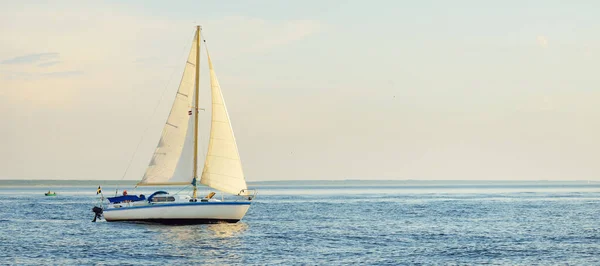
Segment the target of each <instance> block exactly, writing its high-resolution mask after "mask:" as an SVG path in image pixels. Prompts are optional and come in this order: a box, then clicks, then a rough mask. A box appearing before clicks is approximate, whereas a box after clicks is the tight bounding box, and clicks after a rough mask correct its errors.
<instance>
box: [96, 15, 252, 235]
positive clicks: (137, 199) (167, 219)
mask: <svg viewBox="0 0 600 266" xmlns="http://www.w3.org/2000/svg"><path fill="white" fill-rule="evenodd" d="M200 33H201V27H200V26H197V28H196V34H195V36H194V41H193V44H192V47H191V50H190V54H189V56H188V59H187V62H186V64H185V69H184V72H183V77H182V79H181V83H180V84H179V89H178V90H177V95H176V96H175V101H174V103H173V106H172V108H171V112H170V114H169V117H168V119H167V121H166V123H165V126H164V128H163V131H162V135H161V138H160V141H159V143H158V145H157V147H156V150H155V152H154V155H153V157H152V159H151V161H150V163H149V165H148V168H147V169H146V173H145V174H144V176H143V178H142V179H141V181H140V182H139V183H138V184H137V186H161V187H162V186H171V185H172V186H182V185H190V184H191V185H192V186H193V192H192V195H180V194H175V195H171V194H169V193H168V192H166V191H156V192H154V193H153V194H152V195H150V196H148V197H147V198H146V197H145V196H144V195H140V196H136V195H123V196H119V197H109V198H107V199H108V201H109V203H108V204H107V205H106V206H103V207H102V208H101V209H96V208H95V210H94V212H96V213H97V214H98V213H102V214H103V215H104V218H105V220H106V221H109V222H113V221H137V222H154V223H165V224H196V223H215V222H237V221H239V220H240V219H242V218H243V217H244V215H245V214H246V212H247V211H248V209H249V208H250V204H251V201H252V199H253V198H254V197H255V196H256V192H255V191H250V190H248V188H247V185H246V180H245V178H244V172H243V171H242V164H241V161H240V156H239V154H238V149H237V144H236V141H235V137H234V134H233V129H232V127H231V123H230V120H229V115H228V113H227V108H226V107H225V102H224V100H223V95H222V94H221V88H220V86H219V82H218V80H217V76H216V75H215V71H214V68H213V65H212V62H211V58H210V55H209V54H208V50H207V51H206V52H207V58H208V67H209V71H210V87H211V95H212V97H211V99H212V116H211V124H210V139H209V142H208V151H207V153H206V158H205V162H204V167H203V168H202V174H201V176H200V183H201V184H204V185H206V186H208V187H210V188H212V189H215V190H218V191H221V192H223V193H228V194H233V195H236V196H239V197H237V199H236V200H232V201H224V200H218V199H214V198H213V196H214V194H215V193H214V192H211V193H210V194H209V195H207V196H206V197H198V196H197V194H198V193H197V190H198V189H197V180H198V130H199V128H198V114H199V109H200V108H199V106H198V98H199V87H200V83H199V80H200V64H199V63H200V48H201V43H202V42H201V40H202V37H201V36H202V35H201V34H200ZM192 149H193V152H192ZM192 156H193V159H192V158H190V157H192ZM137 186H136V187H137Z"/></svg>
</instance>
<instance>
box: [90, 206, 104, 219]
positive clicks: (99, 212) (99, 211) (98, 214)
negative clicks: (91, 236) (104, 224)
mask: <svg viewBox="0 0 600 266" xmlns="http://www.w3.org/2000/svg"><path fill="white" fill-rule="evenodd" d="M92 211H93V212H94V213H95V215H94V220H92V222H94V223H95V222H96V219H100V218H102V212H103V210H102V208H100V207H97V206H94V208H92Z"/></svg>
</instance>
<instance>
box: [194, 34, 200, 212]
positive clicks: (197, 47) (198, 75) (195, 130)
mask: <svg viewBox="0 0 600 266" xmlns="http://www.w3.org/2000/svg"><path fill="white" fill-rule="evenodd" d="M201 30H202V26H200V25H198V26H196V87H195V91H196V92H195V94H194V97H195V99H194V166H193V167H194V179H193V181H192V185H194V194H193V199H194V201H196V199H197V192H198V187H197V186H196V180H197V179H198V104H199V103H198V95H199V94H200V31H201Z"/></svg>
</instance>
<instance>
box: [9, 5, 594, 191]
mask: <svg viewBox="0 0 600 266" xmlns="http://www.w3.org/2000/svg"><path fill="white" fill-rule="evenodd" d="M599 7H600V4H598V3H597V2H595V1H577V2H572V3H567V2H564V1H497V2H483V1H369V2H367V1H252V2H249V1H227V2H224V1H178V2H175V3H167V2H164V1H127V2H122V1H107V2H80V1H60V2H52V3H46V2H42V1H39V2H38V1H19V2H9V1H3V2H1V3H0V25H1V26H0V34H1V35H2V36H3V42H1V43H0V118H1V119H2V120H3V121H5V125H6V126H5V127H4V130H3V131H2V132H0V139H1V141H2V142H3V143H0V144H1V145H2V146H3V147H5V150H7V151H8V152H6V153H3V154H2V155H1V156H2V157H0V178H67V179H74V178H79V179H80V178H85V179H120V178H121V176H122V174H123V171H124V169H125V168H126V165H127V162H128V161H129V158H130V157H131V154H132V153H133V152H134V150H135V146H136V144H137V142H138V141H139V140H140V138H141V136H144V139H143V141H142V145H141V147H140V150H138V152H137V155H136V157H134V161H133V164H132V171H131V172H130V173H129V174H128V176H126V178H127V179H139V178H140V177H141V174H142V173H143V170H144V168H145V166H146V165H147V161H148V156H149V155H150V154H151V152H152V150H153V149H154V144H155V143H156V139H157V138H158V135H159V133H160V128H161V126H162V125H161V121H162V120H164V117H166V115H167V114H168V110H169V105H170V103H169V102H168V100H164V99H163V98H161V96H162V95H163V93H164V95H171V94H172V92H174V91H175V90H176V89H177V88H176V86H177V81H178V79H179V77H180V76H181V72H182V70H183V62H184V60H185V59H184V58H185V56H186V54H187V51H188V50H187V49H189V46H190V44H191V38H192V37H193V30H194V25H196V24H202V25H203V27H204V34H205V37H206V39H207V42H208V45H209V48H210V51H211V56H212V58H213V63H214V64H215V68H216V71H217V74H218V75H219V79H220V84H221V86H222V88H223V93H224V96H225V99H226V101H227V104H228V108H229V112H230V115H231V120H232V123H233V127H234V130H235V133H236V138H237V139H238V145H239V149H240V155H241V157H242V160H243V164H244V169H245V172H246V175H247V177H248V180H251V181H260V180H287V179H345V178H360V179H511V180H524V179H527V180H531V179H534V180H537V179H562V180H572V179H596V180H598V179H599V178H600V177H599V176H600V175H599V173H600V166H599V164H598V163H597V159H596V158H597V151H598V150H599V149H600V141H599V140H598V138H597V136H598V135H599V133H600V119H599V118H600V117H599V116H600V107H598V104H597V103H598V102H599V101H600V91H599V85H600V76H598V75H597V74H596V69H598V62H600V61H599V60H598V59H600V56H599V55H600V18H599V17H598V16H597V14H596V13H597V12H596V11H597V10H598V8H599ZM204 77H206V75H204ZM206 80H207V79H204V80H203V81H205V82H206ZM205 85H206V84H205ZM205 85H203V86H204V87H206V86H205ZM161 99H163V100H162V101H160V100H161ZM204 99H206V97H205V98H204ZM158 102H160V104H159V105H158V109H157V110H156V113H155V112H154V109H155V107H156V106H157V103H158ZM146 128H148V130H147V131H146V130H145V129H146ZM144 132H146V133H144ZM82 155H84V156H82ZM30 165H36V167H29V166H30Z"/></svg>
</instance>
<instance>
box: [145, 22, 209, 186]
mask: <svg viewBox="0 0 600 266" xmlns="http://www.w3.org/2000/svg"><path fill="white" fill-rule="evenodd" d="M196 34H198V33H196ZM196 36H197V35H196ZM196 36H194V41H193V43H192V48H191V50H190V54H189V56H188V58H187V62H186V64H185V70H184V71H183V77H182V78H181V83H180V84H179V89H178V90H177V95H176V96H175V101H174V102H173V107H171V113H170V114H169V118H168V119H167V122H166V123H165V126H164V128H163V131H162V135H161V138H160V140H159V142H158V145H157V147H156V150H155V151H154V155H153V156H152V159H151V161H150V164H149V165H148V168H147V169H146V173H145V174H144V177H143V179H142V181H140V182H139V183H138V185H145V186H149V185H187V184H189V183H190V182H191V180H192V178H193V177H192V176H191V175H184V174H177V175H175V169H176V168H177V165H178V162H179V160H180V157H183V156H181V155H182V150H183V147H184V144H185V142H186V141H185V140H186V136H188V134H189V133H188V127H190V125H191V124H192V123H191V121H190V120H192V121H193V119H191V117H192V116H191V115H189V114H188V112H189V110H191V107H192V104H193V96H194V95H193V94H194V85H195V77H196V76H195V74H196V53H197V48H196V43H197V37H196ZM183 164H184V165H185V163H183Z"/></svg>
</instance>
